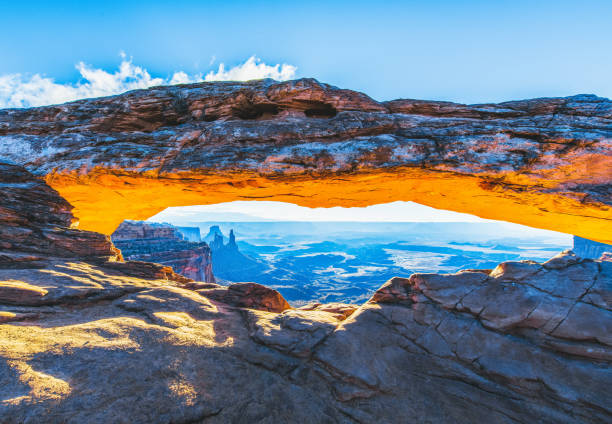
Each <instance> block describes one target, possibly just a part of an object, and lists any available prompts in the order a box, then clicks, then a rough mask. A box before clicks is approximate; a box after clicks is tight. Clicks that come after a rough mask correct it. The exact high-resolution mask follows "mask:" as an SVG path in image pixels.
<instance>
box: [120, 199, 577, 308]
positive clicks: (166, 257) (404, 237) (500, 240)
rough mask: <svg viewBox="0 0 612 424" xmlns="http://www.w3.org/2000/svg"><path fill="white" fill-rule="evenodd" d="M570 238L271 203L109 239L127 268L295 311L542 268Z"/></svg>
mask: <svg viewBox="0 0 612 424" xmlns="http://www.w3.org/2000/svg"><path fill="white" fill-rule="evenodd" d="M571 237H572V236H570V235H567V234H561V233H555V232H552V231H546V230H540V229H534V228H530V227H525V226H521V225H518V224H510V223H505V222H500V221H491V220H484V219H480V218H478V217H475V216H472V215H466V214H460V213H455V212H450V211H445V210H438V209H433V208H430V207H427V206H423V205H419V204H416V203H412V202H393V203H388V204H381V205H374V206H369V207H364V208H343V207H333V208H306V207H301V206H297V205H294V204H288V203H282V202H272V201H234V202H229V203H221V204H214V205H206V206H188V207H171V208H167V209H166V210H164V211H162V212H161V213H159V214H157V215H155V216H153V217H151V218H149V220H148V221H145V222H142V221H141V222H137V221H124V222H123V223H122V224H121V226H120V227H119V228H118V229H117V231H115V233H114V234H113V236H112V238H113V241H114V242H115V245H116V246H117V247H119V248H120V249H121V250H122V252H123V254H124V256H125V257H126V259H138V260H146V261H152V262H162V263H165V264H168V265H171V266H173V268H174V269H175V271H176V272H179V273H182V274H184V275H186V276H188V277H190V278H194V279H196V280H205V279H206V278H207V277H209V275H208V274H209V273H212V274H214V279H215V281H216V282H217V283H218V284H230V283H233V282H245V281H249V282H256V283H260V284H263V285H266V286H268V287H272V288H274V289H276V290H278V291H279V292H280V293H281V294H282V295H283V296H284V297H285V298H286V299H287V300H288V301H289V302H290V303H291V304H293V305H295V306H298V305H303V304H306V303H310V302H346V303H362V302H364V301H365V300H367V299H368V298H369V297H370V296H371V295H372V293H373V292H374V291H375V290H377V289H378V288H380V286H381V285H383V284H384V283H385V282H386V281H387V280H388V279H390V278H392V277H395V276H403V277H408V276H410V275H411V274H413V273H416V272H425V273H454V272H457V271H460V270H466V269H477V270H490V269H492V268H494V267H495V266H496V265H497V264H499V263H500V262H503V261H508V260H524V259H530V260H536V261H539V262H543V261H546V260H548V259H550V258H551V257H552V256H554V255H555V254H557V253H558V252H560V251H562V250H564V249H567V248H570V247H571V243H572V241H571ZM208 247H210V250H211V251H212V254H210V255H209V256H206V255H207V254H208V250H207V249H208ZM163 261H165V262H163ZM211 261H212V264H211ZM207 267H208V268H207ZM484 272H487V271H484Z"/></svg>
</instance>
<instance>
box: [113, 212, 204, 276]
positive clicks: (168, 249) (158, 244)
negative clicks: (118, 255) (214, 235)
mask: <svg viewBox="0 0 612 424" xmlns="http://www.w3.org/2000/svg"><path fill="white" fill-rule="evenodd" d="M111 238H112V240H113V243H114V244H115V246H116V247H117V248H119V249H120V250H121V252H122V254H123V257H124V258H125V259H127V260H137V261H145V262H155V263H159V264H162V265H167V266H170V267H172V269H173V270H174V272H177V273H179V274H181V275H183V276H185V277H187V278H191V279H193V280H196V281H205V282H207V283H214V282H215V277H214V274H213V269H212V264H211V252H210V247H209V246H208V244H207V243H206V242H202V241H200V229H199V228H191V227H181V228H179V227H175V226H173V225H170V224H157V223H148V222H140V221H124V222H122V223H121V225H120V226H119V228H117V230H115V232H114V233H113V234H112V236H111Z"/></svg>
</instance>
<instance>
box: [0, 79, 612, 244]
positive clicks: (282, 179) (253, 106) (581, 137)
mask: <svg viewBox="0 0 612 424" xmlns="http://www.w3.org/2000/svg"><path fill="white" fill-rule="evenodd" d="M611 118H612V102H611V101H610V100H608V99H603V98H599V97H596V96H591V95H580V96H573V97H567V98H552V99H534V100H526V101H518V102H507V103H501V104H489V105H460V104H454V103H448V102H427V101H417V100H395V101H391V102H383V103H379V102H376V101H374V100H372V99H370V98H369V97H367V96H366V95H364V94H361V93H356V92H353V91H349V90H340V89H337V88H335V87H332V86H329V85H326V84H320V83H318V82H316V81H314V80H310V79H307V80H297V81H289V82H283V83H277V82H274V81H271V80H262V81H253V82H247V83H233V82H226V83H201V84H194V85H181V86H172V87H157V88H153V89H149V90H139V91H134V92H130V93H126V94H123V95H120V96H115V97H109V98H102V99H93V100H82V101H78V102H74V103H69V104H65V105H60V106H50V107H43V108H35V109H27V110H7V111H0V157H6V158H8V159H9V160H11V161H13V162H16V163H19V164H22V165H24V166H25V167H26V168H27V169H29V170H30V171H32V172H33V173H35V174H37V175H40V176H42V177H44V178H45V179H46V181H47V183H48V184H49V185H51V186H52V187H53V188H55V189H56V190H57V191H59V193H60V194H61V195H62V196H63V197H64V198H65V199H67V200H68V201H69V202H70V203H71V204H72V205H74V206H75V210H74V213H75V215H76V216H77V217H78V218H79V219H80V224H79V228H81V229H86V230H94V231H99V232H102V233H105V234H110V233H112V231H113V230H114V229H115V228H116V227H117V226H118V225H119V223H120V222H121V221H122V220H123V219H146V218H148V217H150V216H151V215H153V214H155V213H157V212H160V211H161V210H163V209H164V208H166V207H169V206H187V205H197V204H210V203H218V202H226V201H232V200H261V199H265V200H279V201H285V202H291V203H295V204H298V205H302V206H310V207H318V206H323V207H331V206H366V205H372V204H377V203H387V202H391V201H396V200H405V201H408V200H409V201H414V202H418V203H421V204H425V205H428V206H433V207H436V208H440V209H448V210H453V211H458V212H465V213H471V214H475V215H478V216H481V217H483V218H490V219H500V220H505V221H511V222H516V223H520V224H525V225H530V226H533V227H538V228H545V229H550V230H555V231H561V232H565V233H572V234H576V235H579V236H582V237H585V238H589V239H592V240H597V241H601V242H604V243H611V242H612V225H610V223H611V222H612V211H611V209H610V207H611V205H612V195H611V193H612V184H611V181H612V141H611V140H612V130H611V129H610V125H609V122H610V119H611Z"/></svg>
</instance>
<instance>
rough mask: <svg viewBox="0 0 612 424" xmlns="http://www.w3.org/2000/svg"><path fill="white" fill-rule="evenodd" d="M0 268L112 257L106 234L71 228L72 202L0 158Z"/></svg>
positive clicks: (114, 256)
mask: <svg viewBox="0 0 612 424" xmlns="http://www.w3.org/2000/svg"><path fill="white" fill-rule="evenodd" d="M0 199H2V200H1V201H0V268H6V267H20V266H32V265H37V266H44V265H45V263H46V262H45V261H46V258H49V257H62V258H79V259H85V260H97V261H106V260H109V259H110V260H115V259H117V258H118V256H119V251H118V250H117V249H115V248H114V247H113V245H112V243H111V242H110V239H109V237H108V236H105V235H103V234H99V233H94V232H91V231H80V230H77V229H74V228H72V224H73V222H74V218H73V216H72V213H71V210H72V206H71V205H70V204H69V203H68V202H67V201H66V200H65V199H63V198H62V197H61V196H60V195H59V194H58V193H57V192H56V191H55V190H53V189H52V188H51V187H49V186H48V185H47V184H45V182H44V181H42V180H40V179H38V178H35V177H34V176H33V175H32V174H30V173H29V172H28V171H26V170H25V169H24V168H23V167H21V166H18V165H14V164H10V163H4V162H2V158H1V157H0Z"/></svg>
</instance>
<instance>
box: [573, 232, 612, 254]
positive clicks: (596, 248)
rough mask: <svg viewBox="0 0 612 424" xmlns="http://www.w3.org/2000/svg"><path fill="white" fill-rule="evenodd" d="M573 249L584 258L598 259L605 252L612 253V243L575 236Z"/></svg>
mask: <svg viewBox="0 0 612 424" xmlns="http://www.w3.org/2000/svg"><path fill="white" fill-rule="evenodd" d="M572 250H573V251H574V252H575V253H576V254H577V255H579V256H580V257H582V258H591V259H597V258H599V257H601V256H602V255H603V254H605V253H608V252H609V253H611V254H612V245H609V244H604V243H598V242H596V241H592V240H588V239H585V238H582V237H578V236H574V248H573V249H572Z"/></svg>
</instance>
